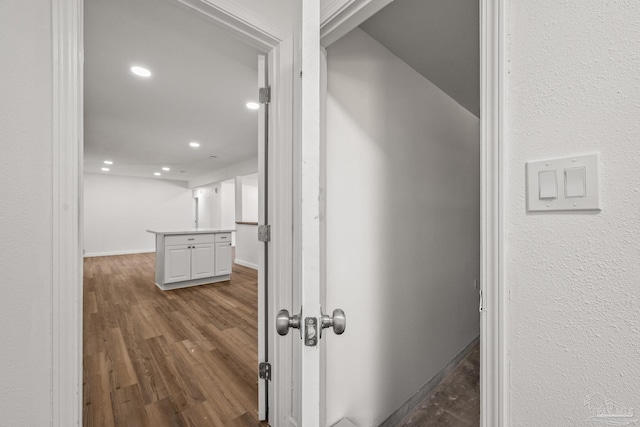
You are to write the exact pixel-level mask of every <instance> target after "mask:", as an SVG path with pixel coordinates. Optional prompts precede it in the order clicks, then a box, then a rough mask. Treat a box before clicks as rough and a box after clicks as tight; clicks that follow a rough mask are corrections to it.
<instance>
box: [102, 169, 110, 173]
mask: <svg viewBox="0 0 640 427" xmlns="http://www.w3.org/2000/svg"><path fill="white" fill-rule="evenodd" d="M110 170H111V169H109V168H102V172H109V171H110Z"/></svg>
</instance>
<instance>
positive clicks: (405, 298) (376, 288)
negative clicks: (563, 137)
mask: <svg viewBox="0 0 640 427" xmlns="http://www.w3.org/2000/svg"><path fill="white" fill-rule="evenodd" d="M328 89H329V95H328V99H327V142H326V144H327V145H326V156H327V160H326V162H327V163H326V168H327V188H326V196H327V211H326V224H327V225H326V226H327V247H326V251H327V261H326V262H327V285H326V286H327V298H326V300H327V304H326V307H324V309H325V311H327V312H331V310H333V309H335V308H342V309H344V310H345V313H346V315H347V319H348V322H347V323H348V326H347V330H346V332H345V334H344V335H342V336H336V335H334V334H333V333H328V334H327V335H326V342H325V345H326V348H327V377H326V396H327V424H328V425H331V424H332V423H334V422H336V421H338V420H339V419H340V418H341V417H343V416H345V417H348V418H349V419H350V420H351V421H353V422H355V423H356V424H357V425H359V426H377V425H379V424H380V423H381V422H382V421H384V420H385V419H386V418H387V417H388V416H389V415H391V414H392V413H393V412H394V411H395V410H396V409H398V408H399V407H400V406H401V405H402V404H403V403H404V402H405V401H406V400H407V399H409V398H410V397H411V396H413V395H414V394H415V393H416V392H417V391H418V390H419V389H420V388H421V387H422V386H423V385H424V384H426V383H427V382H428V381H429V380H430V379H431V378H432V377H433V376H434V375H435V374H437V373H438V372H439V371H440V370H441V369H442V368H444V367H445V366H446V365H447V364H448V363H449V362H450V361H451V360H452V359H453V358H454V357H455V356H456V355H457V354H458V353H459V352H460V351H462V350H463V349H464V348H465V347H466V346H467V345H468V344H469V343H470V342H471V341H472V340H473V339H474V338H476V337H477V336H478V334H479V316H478V293H477V291H476V290H475V289H474V279H475V278H477V277H478V276H479V263H480V261H479V245H480V243H479V198H480V196H479V191H480V189H479V175H480V171H479V164H480V160H479V121H478V119H477V118H476V117H475V116H473V115H472V114H471V113H469V112H468V111H467V110H465V109H464V108H463V107H461V106H460V105H459V104H457V103H456V102H455V101H454V100H453V99H451V98H450V97H449V96H447V95H446V94H444V93H443V92H442V91H441V90H439V89H438V88H437V87H436V86H434V85H433V84H432V83H431V82H429V81H428V80H426V79H425V78H424V77H422V76H421V75H420V74H418V73H417V72H415V71H414V70H413V69H411V68H410V67H409V66H408V65H406V64H405V63H404V62H402V61H400V60H399V59H398V58H397V57H395V56H394V55H392V54H391V53H390V52H389V51H387V50H386V49H385V48H384V47H383V46H382V45H380V44H379V43H377V42H376V41H375V40H373V39H372V38H371V37H369V36H368V35H366V34H365V33H364V32H362V31H361V30H359V29H356V30H354V31H353V32H351V33H350V34H348V35H347V36H345V37H344V38H343V39H341V40H339V41H338V42H336V43H335V44H334V45H332V46H330V47H329V49H328Z"/></svg>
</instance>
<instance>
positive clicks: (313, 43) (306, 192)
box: [294, 0, 323, 427]
mask: <svg viewBox="0 0 640 427" xmlns="http://www.w3.org/2000/svg"><path fill="white" fill-rule="evenodd" d="M302 71H303V75H302V116H301V122H302V127H301V137H302V141H301V160H302V166H301V193H302V201H301V202H302V206H301V216H302V218H301V234H302V239H301V240H302V254H301V260H302V286H301V303H302V319H301V325H300V328H301V329H302V337H303V338H302V340H301V341H300V346H301V355H300V364H301V373H302V374H301V387H300V393H301V397H300V399H301V400H300V402H301V425H303V426H305V427H314V426H319V425H320V423H321V419H322V418H323V414H322V413H321V409H320V408H321V399H322V395H321V383H320V364H321V352H320V350H321V347H320V346H321V345H322V343H321V340H320V334H319V327H320V325H319V324H320V317H321V300H320V296H321V295H320V206H321V192H320V111H321V110H320V2H318V1H316V0H304V1H303V2H302ZM313 322H315V324H314V323H313ZM294 345H295V340H294Z"/></svg>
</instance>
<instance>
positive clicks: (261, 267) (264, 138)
mask: <svg viewBox="0 0 640 427" xmlns="http://www.w3.org/2000/svg"><path fill="white" fill-rule="evenodd" d="M267 77H268V76H267V58H266V57H265V56H264V55H259V56H258V81H257V90H258V91H259V90H260V89H261V88H267V87H268V85H269V83H268V78H267ZM268 108H269V105H268V104H267V103H264V102H260V109H259V111H258V135H257V136H258V224H261V225H265V224H268V217H269V215H268V212H267V207H268V204H267V201H266V199H265V196H266V194H267V191H268V190H267V185H268V179H269V176H268V172H267V171H268V165H267V162H268V158H267V157H268V139H269V136H268V135H267V126H266V122H267V114H268V112H267V110H268ZM257 238H258V236H256V239H257ZM268 245H269V243H268V242H265V243H259V244H258V364H262V363H268V362H269V355H268V337H267V328H268V324H269V319H268V312H269V310H268V308H267V304H268V302H267V298H268V295H267V292H266V291H267V283H268V282H267V281H268V277H267V275H266V273H267V270H266V269H267V262H266V261H267V256H268ZM267 388H268V381H267V380H266V379H265V378H260V374H259V373H258V419H260V420H266V419H267V418H268V413H269V403H270V402H269V397H270V395H269V392H268V389H267Z"/></svg>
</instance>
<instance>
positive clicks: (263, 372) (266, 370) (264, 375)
mask: <svg viewBox="0 0 640 427" xmlns="http://www.w3.org/2000/svg"><path fill="white" fill-rule="evenodd" d="M258 378H260V379H261V380H267V381H271V363H266V362H262V363H261V364H259V365H258Z"/></svg>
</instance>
